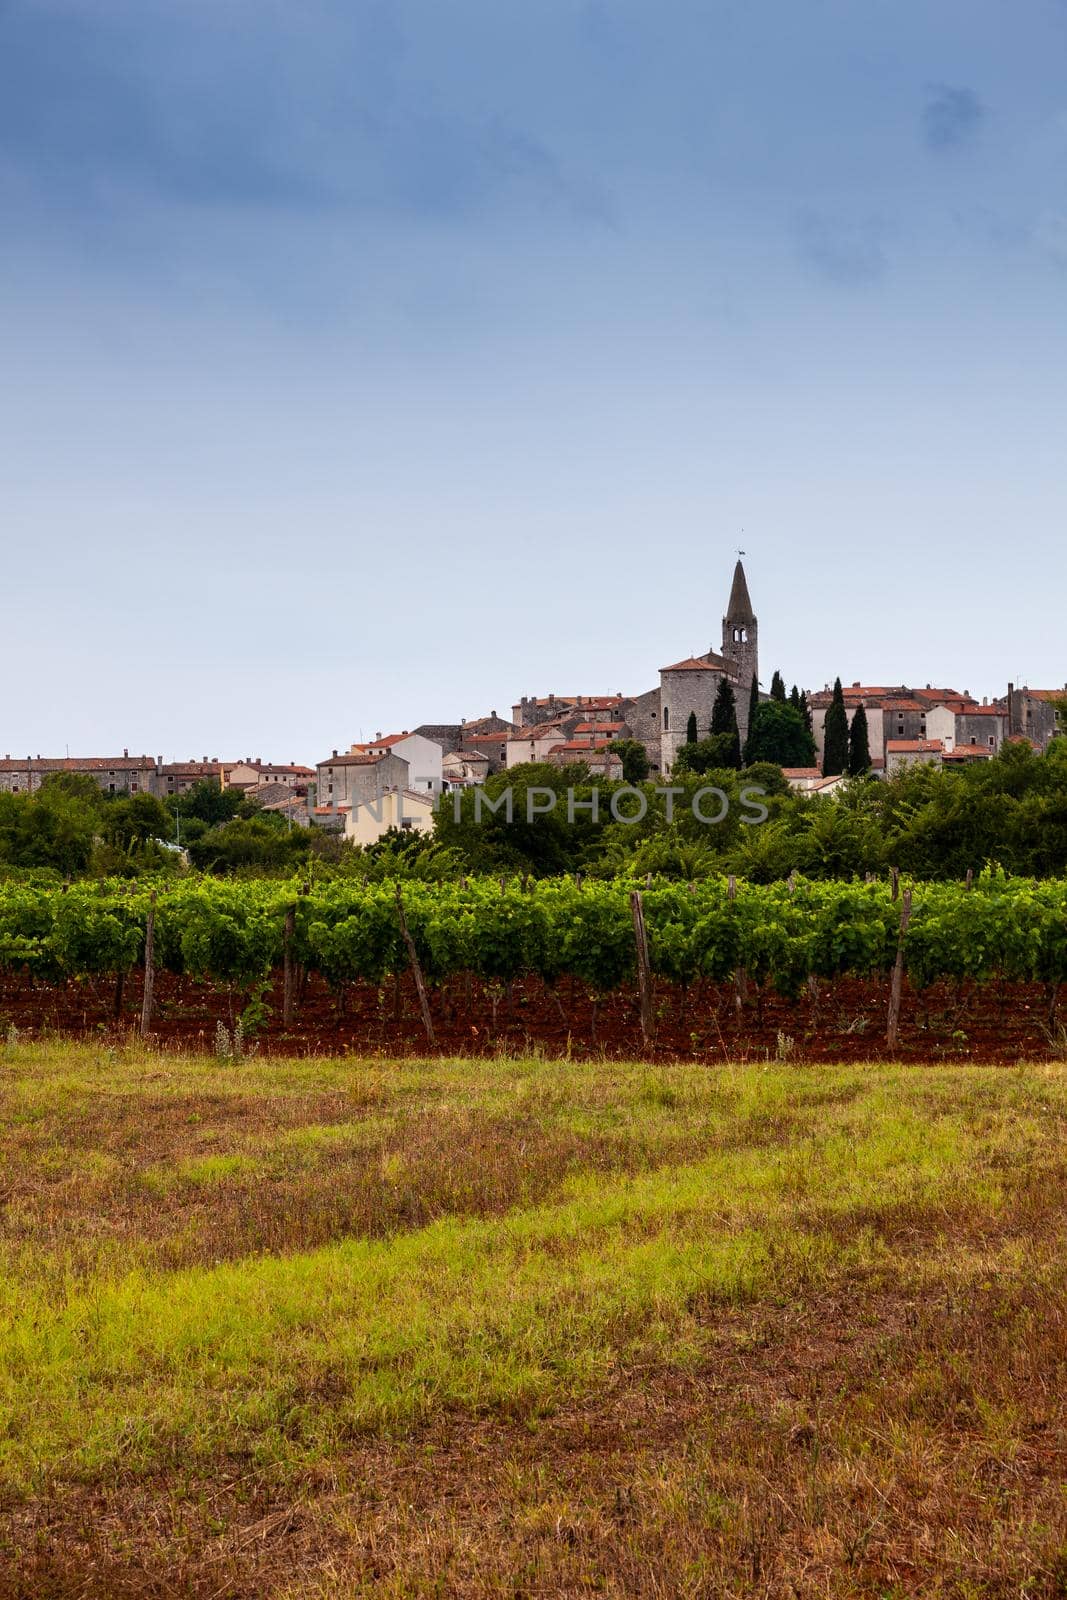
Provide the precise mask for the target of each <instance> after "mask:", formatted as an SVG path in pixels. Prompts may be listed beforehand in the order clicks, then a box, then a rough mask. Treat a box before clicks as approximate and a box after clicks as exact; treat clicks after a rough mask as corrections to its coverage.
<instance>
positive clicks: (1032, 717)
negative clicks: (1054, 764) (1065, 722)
mask: <svg viewBox="0 0 1067 1600" xmlns="http://www.w3.org/2000/svg"><path fill="white" fill-rule="evenodd" d="M1064 700H1067V683H1065V684H1064V686H1063V688H1062V689H1031V688H1029V687H1028V686H1026V685H1023V687H1022V688H1021V689H1017V688H1016V687H1015V685H1014V684H1013V683H1009V684H1008V693H1007V695H1006V697H1005V699H1004V700H1003V702H1002V705H1003V708H1004V714H1005V717H1006V719H1007V731H1006V734H1005V737H1006V738H1009V739H1011V738H1016V737H1018V736H1020V735H1021V736H1022V737H1023V738H1026V739H1029V740H1031V741H1032V742H1033V743H1034V744H1035V745H1037V746H1038V747H1039V748H1040V749H1042V750H1043V749H1045V747H1046V746H1047V745H1048V743H1049V740H1050V739H1054V738H1055V736H1056V732H1057V728H1058V723H1057V719H1056V706H1057V703H1059V702H1061V701H1064Z"/></svg>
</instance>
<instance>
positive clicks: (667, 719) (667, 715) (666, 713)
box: [663, 706, 671, 733]
mask: <svg viewBox="0 0 1067 1600" xmlns="http://www.w3.org/2000/svg"><path fill="white" fill-rule="evenodd" d="M670 727H671V708H670V706H664V707H663V731H664V733H669V732H670Z"/></svg>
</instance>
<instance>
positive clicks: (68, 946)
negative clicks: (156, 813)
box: [0, 873, 1067, 1055]
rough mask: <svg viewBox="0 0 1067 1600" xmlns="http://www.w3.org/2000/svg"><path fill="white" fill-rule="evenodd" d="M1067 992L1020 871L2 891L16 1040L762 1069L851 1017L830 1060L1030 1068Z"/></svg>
mask: <svg viewBox="0 0 1067 1600" xmlns="http://www.w3.org/2000/svg"><path fill="white" fill-rule="evenodd" d="M1065 978H1067V883H1065V882H1064V881H1062V880H1036V881H1032V880H1024V879H1017V878H1010V877H1007V876H1006V875H1004V874H1002V873H986V874H982V875H981V876H980V877H978V878H976V879H975V880H974V881H973V883H967V884H962V883H961V884H943V883H924V884H915V885H912V886H911V887H904V886H901V885H900V884H899V883H898V882H897V881H895V880H894V881H892V882H866V883H861V882H851V883H844V882H839V883H826V882H809V881H805V880H801V879H796V878H794V879H792V880H791V881H789V882H786V883H777V884H769V885H757V884H751V883H746V882H744V881H738V880H734V879H732V878H729V879H728V878H721V879H712V880H706V881H701V882H698V883H694V884H690V885H685V884H681V885H679V884H675V883H670V884H667V883H664V884H657V883H655V882H651V883H646V882H642V884H641V885H640V887H639V886H638V885H637V884H635V883H633V882H631V881H629V880H613V881H608V882H605V881H597V880H586V881H582V880H580V879H570V878H568V879H559V878H557V879H550V880H543V881H538V882H527V881H524V880H519V879H512V880H507V879H503V880H498V879H491V880H490V879H471V880H463V881H461V882H459V883H422V882H417V881H407V882H403V883H382V884H364V885H359V884H353V883H351V882H333V883H330V884H327V885H323V886H316V887H311V886H309V885H307V884H302V883H300V882H289V883H278V882H262V881H260V882H256V881H248V882H237V883H234V882H219V881H214V880H202V881H192V882H189V881H182V882H180V883H177V884H160V885H157V886H156V887H151V886H148V885H144V884H137V885H133V886H131V885H130V884H128V883H119V882H104V883H100V884H92V885H89V884H77V885H72V886H69V887H65V888H58V887H52V886H48V887H41V886H34V885H24V884H8V885H4V886H0V1021H2V1022H3V1024H4V1025H5V1026H7V1027H11V1026H14V1027H16V1030H17V1031H22V1030H24V1029H29V1030H30V1031H33V1030H35V1029H37V1030H39V1029H42V1028H55V1029H57V1030H59V1031H79V1030H84V1029H86V1028H90V1027H101V1026H105V1025H115V1024H118V1025H120V1026H127V1027H133V1026H139V1027H140V1028H141V1031H142V1032H144V1033H158V1034H159V1035H160V1036H161V1037H164V1038H165V1037H167V1036H168V1034H170V1035H173V1036H175V1037H177V1038H181V1039H182V1040H183V1041H184V1042H190V1041H191V1040H194V1039H195V1036H196V1034H197V1032H198V1031H199V1033H200V1034H202V1035H203V1040H204V1042H206V1043H207V1044H209V1045H210V1044H212V1043H213V1042H214V1038H213V1036H214V1033H215V1032H216V1031H217V1029H218V1028H219V1027H222V1028H223V1029H229V1030H236V1029H237V1027H238V1024H240V1032H239V1035H238V1037H239V1038H240V1039H241V1040H251V1039H252V1038H253V1037H255V1036H257V1035H262V1036H263V1039H264V1041H265V1042H267V1043H270V1042H272V1040H274V1039H275V1038H279V1037H280V1038H282V1039H283V1040H285V1041H287V1043H288V1045H289V1046H290V1047H291V1046H292V1045H293V1044H294V1043H295V1042H297V1041H298V1040H300V1039H301V1038H304V1039H305V1041H306V1042H307V1043H308V1044H315V1045H317V1046H325V1047H326V1048H330V1047H335V1048H336V1047H341V1046H343V1047H352V1046H355V1045H361V1044H362V1045H366V1044H368V1043H375V1044H389V1045H390V1047H391V1048H398V1047H400V1048H402V1047H403V1046H404V1043H405V1040H406V1039H407V1040H409V1041H410V1043H411V1044H412V1045H413V1046H414V1047H415V1048H422V1049H425V1048H426V1046H427V1045H429V1046H430V1047H431V1048H448V1049H450V1050H455V1049H474V1050H475V1051H477V1050H480V1049H484V1048H486V1047H488V1046H490V1045H492V1044H493V1043H494V1042H497V1041H499V1038H500V1036H501V1034H502V1033H508V1032H511V1033H513V1034H514V1033H516V1032H517V1033H518V1034H519V1035H522V1034H525V1036H526V1039H527V1042H531V1043H541V1044H545V1045H552V1046H555V1045H562V1044H563V1043H566V1044H568V1045H575V1046H577V1047H579V1048H584V1047H588V1046H590V1045H591V1046H594V1047H604V1046H608V1047H611V1046H613V1045H618V1046H619V1047H620V1048H622V1047H623V1046H624V1045H631V1047H632V1045H634V1044H640V1045H642V1046H644V1047H647V1048H652V1047H654V1046H657V1045H658V1046H661V1047H663V1048H665V1049H667V1050H669V1051H670V1052H671V1053H672V1054H679V1053H695V1054H700V1053H701V1052H702V1051H704V1050H708V1049H715V1048H717V1047H719V1046H721V1050H723V1051H725V1050H727V1049H729V1050H732V1051H733V1052H735V1053H737V1052H740V1053H742V1054H743V1053H745V1051H746V1049H747V1048H749V1047H751V1048H762V1047H766V1046H768V1045H774V1046H776V1047H778V1048H781V1038H782V1036H783V1035H784V1036H785V1037H786V1038H787V1040H788V1043H789V1044H790V1045H792V1044H793V1043H794V1042H795V1040H796V1039H797V1037H798V1036H799V1035H800V1034H804V1035H806V1036H808V1037H811V1036H813V1035H814V1036H818V1035H819V1024H820V1019H823V1020H825V1018H826V1017H827V1016H828V1015H834V1016H836V1017H841V1016H842V1015H844V1013H845V1012H850V1015H849V1016H848V1017H847V1018H846V1020H845V1022H844V1023H842V1024H841V1026H842V1028H843V1029H844V1031H845V1033H846V1035H847V1043H846V1045H845V1047H844V1048H843V1049H833V1050H831V1052H830V1053H831V1054H836V1055H841V1054H845V1055H848V1054H852V1055H855V1054H857V1053H868V1052H869V1050H870V1047H871V1044H872V1042H873V1041H877V1040H881V1041H884V1043H885V1044H886V1045H887V1046H888V1047H890V1048H895V1047H896V1046H897V1045H898V1043H899V1042H900V1040H901V1037H902V1035H901V1030H902V1029H903V1030H904V1034H905V1035H906V1034H907V1030H908V1028H909V1027H914V1026H915V1024H916V1021H917V1020H918V1022H919V1023H920V1024H921V1025H922V1026H923V1027H924V1028H925V1027H927V1025H928V1022H929V1018H930V1017H931V1016H935V1017H939V1018H940V1019H941V1020H942V1022H943V1023H944V1024H945V1025H946V1027H947V1031H948V1035H949V1036H950V1037H951V1038H952V1039H953V1040H954V1041H955V1042H956V1043H957V1044H960V1043H961V1042H964V1043H966V1042H969V1041H970V1040H971V1035H972V1033H973V1032H974V1031H975V1029H977V1031H978V1032H979V1033H980V1032H981V1031H982V1028H983V1027H984V1028H985V1029H986V1030H987V1031H988V1029H989V1028H992V1029H993V1031H994V1033H996V1034H997V1036H998V1041H999V1044H1000V1045H1001V1046H1002V1047H1003V1049H1004V1050H1006V1051H1007V1052H1008V1053H1009V1054H1010V1053H1011V1051H1012V1050H1015V1049H1031V1050H1033V1049H1040V1048H1041V1047H1042V1045H1044V1047H1045V1048H1048V1046H1049V1045H1050V1044H1053V1043H1056V1042H1057V1040H1058V1041H1059V1042H1061V1043H1062V1035H1061V1033H1060V1031H1059V1025H1058V1021H1057V1009H1056V1006H1057V996H1058V990H1059V986H1060V984H1061V983H1062V982H1063V980H1064V979H1065ZM1013 1019H1014V1020H1015V1022H1018V1023H1023V1022H1025V1024H1026V1028H1025V1029H1024V1030H1023V1032H1022V1033H1021V1034H1020V1035H1019V1036H1018V1038H1016V1037H1015V1036H1014V1035H1013V1034H1012V1029H1011V1026H1010V1024H1011V1022H1012V1020H1013ZM948 1024H951V1026H948ZM376 1029H377V1032H376V1031H375V1030H376ZM1027 1030H1028V1031H1027ZM1001 1036H1004V1037H1001ZM820 1042H821V1043H822V1044H823V1045H826V1044H827V1043H828V1041H827V1040H826V1039H825V1038H822V1039H821V1040H820ZM994 1053H996V1052H995V1051H994Z"/></svg>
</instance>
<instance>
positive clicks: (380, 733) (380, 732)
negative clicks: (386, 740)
mask: <svg viewBox="0 0 1067 1600" xmlns="http://www.w3.org/2000/svg"><path fill="white" fill-rule="evenodd" d="M381 737H382V730H381V728H379V729H378V732H377V733H376V734H375V735H374V742H375V744H379V743H380V742H381Z"/></svg>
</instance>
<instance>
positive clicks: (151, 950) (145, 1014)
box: [141, 889, 156, 1039]
mask: <svg viewBox="0 0 1067 1600" xmlns="http://www.w3.org/2000/svg"><path fill="white" fill-rule="evenodd" d="M155 988H156V891H155V890H154V889H153V890H152V893H151V895H150V897H149V901H148V918H147V920H146V922H145V930H144V998H143V999H142V1001H141V1038H142V1039H144V1038H147V1036H148V1034H149V1033H151V1031H152V1008H153V1003H154V1001H155Z"/></svg>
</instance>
